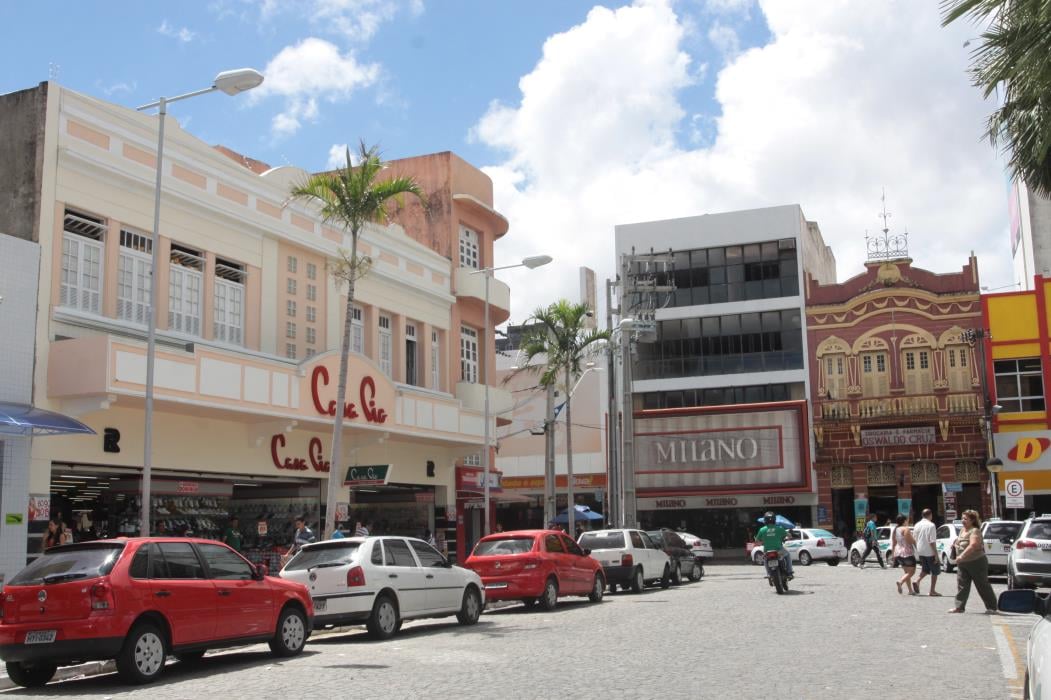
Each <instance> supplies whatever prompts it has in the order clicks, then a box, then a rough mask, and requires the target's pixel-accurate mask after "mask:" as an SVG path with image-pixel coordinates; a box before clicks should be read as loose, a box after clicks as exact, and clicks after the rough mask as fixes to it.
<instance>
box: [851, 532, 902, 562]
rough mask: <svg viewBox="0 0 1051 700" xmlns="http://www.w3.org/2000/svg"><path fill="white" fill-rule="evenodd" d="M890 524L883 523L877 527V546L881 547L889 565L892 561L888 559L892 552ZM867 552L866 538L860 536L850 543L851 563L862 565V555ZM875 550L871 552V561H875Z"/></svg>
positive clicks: (882, 554) (884, 558)
mask: <svg viewBox="0 0 1051 700" xmlns="http://www.w3.org/2000/svg"><path fill="white" fill-rule="evenodd" d="M891 529H892V528H891V527H890V526H889V525H883V526H881V527H877V528H876V546H877V547H879V551H880V554H881V556H882V557H883V561H884V562H885V563H886V564H887V566H890V565H891V562H889V561H887V555H888V554H889V553H890V531H891ZM864 554H865V540H864V538H860V537H859V538H858V539H856V540H854V542H853V544H851V545H850V555H849V558H850V565H851V566H860V565H861V557H862V556H863V555H864ZM875 559H876V557H875V552H871V553H870V554H869V561H870V562H871V561H875Z"/></svg>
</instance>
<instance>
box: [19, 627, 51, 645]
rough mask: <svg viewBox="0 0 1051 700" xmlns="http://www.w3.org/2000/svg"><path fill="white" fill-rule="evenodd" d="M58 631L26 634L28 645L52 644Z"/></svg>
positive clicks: (39, 631)
mask: <svg viewBox="0 0 1051 700" xmlns="http://www.w3.org/2000/svg"><path fill="white" fill-rule="evenodd" d="M56 632H57V630H37V631H35V632H27V633H26V644H50V643H51V642H53V641H55V634H56Z"/></svg>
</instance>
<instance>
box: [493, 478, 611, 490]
mask: <svg viewBox="0 0 1051 700" xmlns="http://www.w3.org/2000/svg"><path fill="white" fill-rule="evenodd" d="M479 483H481V482H480V481H479ZM501 483H502V485H503V487H504V488H505V489H519V490H526V491H543V490H544V477H542V476H507V477H504V478H503V479H502V480H501ZM567 483H568V479H567V477H566V475H565V474H559V475H558V476H556V477H555V486H556V487H558V488H560V489H564V488H566V485H567ZM605 485H606V475H605V474H574V475H573V488H578V489H595V488H603V487H605Z"/></svg>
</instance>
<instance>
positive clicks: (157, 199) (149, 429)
mask: <svg viewBox="0 0 1051 700" xmlns="http://www.w3.org/2000/svg"><path fill="white" fill-rule="evenodd" d="M262 82H263V74H262V73H260V72H259V71H256V70H253V69H251V68H240V69H237V70H228V71H223V72H222V73H220V74H219V75H217V76H215V80H214V81H213V83H212V86H211V87H208V88H204V89H202V90H195V91H193V92H187V93H185V94H182V95H176V96H175V97H162V98H160V99H159V100H157V101H156V102H150V103H149V104H145V105H142V106H141V107H138V108H137V111H140V112H141V111H143V110H146V109H153V108H154V107H157V108H158V112H157V116H158V120H157V176H156V178H157V179H156V185H155V186H154V192H153V241H152V243H151V244H150V245H151V247H152V249H153V250H152V253H153V256H152V268H151V271H150V304H149V307H148V309H147V312H146V328H147V330H146V407H145V420H146V425H145V428H144V434H143V457H142V503H141V510H140V516H139V517H140V520H141V522H140V523H139V533H140V534H141V535H142V536H143V537H149V535H150V487H151V485H152V484H151V479H152V476H153V474H152V470H153V365H154V359H155V356H156V346H157V315H156V310H157V306H158V299H160V289H158V287H157V284H156V280H157V269H158V268H159V267H160V246H159V245H158V241H157V238H158V236H159V235H160V227H161V178H162V176H163V172H164V170H163V162H164V118H165V116H166V115H167V114H168V105H169V104H170V103H172V102H178V101H180V100H188V99H189V98H191V97H197V96H198V95H206V94H208V93H209V92H216V91H219V92H225V93H226V94H227V95H237V94H239V93H242V92H245V91H246V90H251V89H252V88H255V87H259V85H261V84H262Z"/></svg>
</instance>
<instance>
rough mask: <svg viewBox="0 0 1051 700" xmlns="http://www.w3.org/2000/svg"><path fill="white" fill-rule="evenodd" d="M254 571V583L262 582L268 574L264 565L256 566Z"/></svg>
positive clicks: (268, 570) (268, 571)
mask: <svg viewBox="0 0 1051 700" xmlns="http://www.w3.org/2000/svg"><path fill="white" fill-rule="evenodd" d="M254 571H255V576H254V578H255V580H256V581H262V580H263V579H264V578H266V577H267V576H268V575H269V574H270V568H269V567H268V566H267V565H266V564H256V565H255V570H254Z"/></svg>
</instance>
